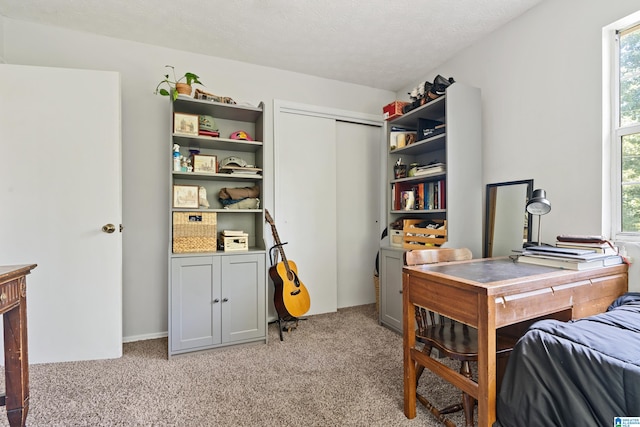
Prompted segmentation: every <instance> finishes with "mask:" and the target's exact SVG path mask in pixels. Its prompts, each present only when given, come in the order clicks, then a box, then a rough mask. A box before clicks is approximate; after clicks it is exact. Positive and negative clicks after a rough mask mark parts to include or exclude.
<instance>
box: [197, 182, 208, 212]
mask: <svg viewBox="0 0 640 427" xmlns="http://www.w3.org/2000/svg"><path fill="white" fill-rule="evenodd" d="M198 199H199V202H198V203H199V204H200V207H202V208H208V207H209V200H207V189H206V188H204V187H203V186H202V185H201V186H200V187H199V191H198Z"/></svg>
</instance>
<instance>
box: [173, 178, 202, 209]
mask: <svg viewBox="0 0 640 427" xmlns="http://www.w3.org/2000/svg"><path fill="white" fill-rule="evenodd" d="M199 191H200V187H199V186H198V185H180V184H174V185H173V207H174V208H181V209H197V208H198V207H199V206H200V199H199V194H198V192H199Z"/></svg>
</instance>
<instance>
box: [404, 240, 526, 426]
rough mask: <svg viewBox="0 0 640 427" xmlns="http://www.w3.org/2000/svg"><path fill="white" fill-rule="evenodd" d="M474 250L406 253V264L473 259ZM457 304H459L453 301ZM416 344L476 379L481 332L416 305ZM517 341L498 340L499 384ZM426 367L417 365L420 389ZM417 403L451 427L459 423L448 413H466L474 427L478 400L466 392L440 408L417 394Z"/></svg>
mask: <svg viewBox="0 0 640 427" xmlns="http://www.w3.org/2000/svg"><path fill="white" fill-rule="evenodd" d="M471 257H472V255H471V251H470V250H469V249H466V248H461V249H450V248H442V249H426V250H415V251H408V252H405V263H406V265H420V264H433V263H438V262H450V261H464V260H469V259H471ZM451 303H452V304H455V301H451ZM415 317H416V341H418V342H420V343H422V344H424V347H423V348H422V352H423V353H425V354H426V355H427V356H431V350H432V349H436V350H438V352H439V354H438V355H439V357H448V358H450V359H453V360H457V361H460V371H459V372H460V374H462V375H464V376H466V377H467V378H469V379H472V374H471V366H470V362H477V361H478V331H477V330H476V329H475V328H472V327H469V326H467V325H465V324H462V323H460V322H456V321H454V320H452V319H447V318H445V317H443V316H441V315H437V316H436V314H435V313H433V312H432V311H429V310H426V309H425V308H422V307H418V306H416V310H415ZM515 342H516V339H515V338H512V337H507V336H501V335H498V337H497V338H496V348H497V353H496V356H497V358H498V360H499V361H500V363H499V367H498V372H499V374H498V377H499V379H498V385H499V380H500V379H501V377H502V375H501V372H504V368H505V366H506V361H507V357H508V356H509V354H510V353H511V350H512V349H513V346H514V345H515ZM424 369H425V368H424V366H422V365H420V364H418V365H417V366H416V386H417V384H418V382H419V380H420V376H421V375H422V373H423V372H424ZM416 398H417V400H418V401H419V402H420V403H421V404H423V405H424V406H425V407H426V408H427V409H428V410H429V411H430V412H431V413H432V414H433V415H435V417H436V418H437V419H438V420H439V421H440V422H442V423H443V424H445V425H446V426H447V427H455V423H454V422H453V421H451V419H449V418H447V417H446V415H447V414H451V413H454V412H458V411H461V410H462V411H464V418H465V425H466V426H467V427H473V425H474V424H473V413H474V408H475V404H476V401H475V399H474V398H473V397H472V396H470V395H468V394H466V393H464V392H463V393H462V401H461V402H458V403H455V404H453V405H449V406H447V407H446V408H442V409H438V408H437V407H435V406H434V405H433V404H432V403H431V402H430V401H429V400H428V399H427V398H425V397H424V396H422V395H421V394H419V393H416Z"/></svg>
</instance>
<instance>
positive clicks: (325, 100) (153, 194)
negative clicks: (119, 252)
mask: <svg viewBox="0 0 640 427" xmlns="http://www.w3.org/2000/svg"><path fill="white" fill-rule="evenodd" d="M0 41H1V39H0ZM4 56H5V60H6V62H7V63H12V64H25V65H44V66H51V67H67V68H85V69H99V70H113V71H118V72H120V73H121V82H122V103H123V104H122V132H123V134H122V145H123V146H122V153H123V218H124V226H125V231H124V234H123V251H124V261H123V269H124V272H123V276H124V277H123V296H124V301H123V307H124V313H123V324H124V331H123V335H124V337H125V340H135V339H144V338H153V337H157V336H162V335H163V334H166V330H167V247H168V239H169V237H168V236H169V234H168V223H169V217H168V215H169V213H168V209H167V206H169V201H168V192H167V191H166V189H167V188H168V185H169V184H168V179H169V178H168V171H167V157H166V156H167V152H166V147H168V144H167V138H168V131H169V123H168V116H169V102H168V99H167V98H165V97H160V96H156V95H154V94H153V90H154V89H155V87H156V84H157V83H158V81H160V79H161V78H162V75H163V74H164V72H165V69H164V65H166V64H171V65H174V66H175V67H176V69H177V70H178V71H179V72H181V73H184V72H186V71H191V72H194V73H196V74H198V75H199V76H200V77H201V80H202V82H203V83H204V84H205V85H206V90H208V91H209V92H213V93H215V94H218V95H224V96H230V97H232V98H233V99H234V100H235V101H237V102H252V103H256V102H257V101H263V102H264V103H265V105H266V114H265V116H266V117H265V126H266V129H265V134H266V137H265V142H267V143H272V133H273V129H272V126H271V124H272V116H273V111H272V101H273V99H275V98H277V99H282V100H289V101H295V102H303V103H306V104H311V105H318V106H326V107H331V108H338V109H343V110H350V111H357V112H362V113H369V114H381V108H382V106H383V105H386V104H387V103H389V102H390V101H391V100H393V99H394V98H395V96H394V94H393V93H392V92H389V91H383V90H377V89H372V88H367V87H364V86H358V85H354V84H347V83H341V82H337V81H333V80H327V79H320V78H315V77H311V76H306V75H302V74H298V73H291V72H285V71H280V70H276V69H272V68H266V67H259V66H254V65H248V64H243V63H240V62H237V61H229V60H224V59H221V58H215V57H209V56H205V55H198V54H194V53H189V52H184V51H177V50H172V49H166V48H163V47H157V46H151V45H145V44H141V43H134V42H129V41H124V40H118V39H113V38H107V37H102V36H95V35H91V34H87V33H80V32H75V31H70V30H65V29H59V28H54V27H49V26H43V25H38V24H32V23H27V22H23V21H18V20H13V19H8V18H4ZM51 83H52V84H55V82H51ZM69 90H73V88H69ZM60 108H64V99H61V100H60ZM302 142H303V141H302V140H301V143H302ZM87 144H91V137H90V135H87ZM63 148H64V147H61V149H63ZM69 158H70V167H72V164H73V160H74V159H73V153H69ZM78 160H80V159H78ZM266 167H267V168H268V167H270V165H266ZM265 185H266V189H265V194H264V199H265V206H266V207H267V208H271V207H272V200H273V183H272V182H267V183H265ZM96 191H100V189H96Z"/></svg>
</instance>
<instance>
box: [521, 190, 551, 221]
mask: <svg viewBox="0 0 640 427" xmlns="http://www.w3.org/2000/svg"><path fill="white" fill-rule="evenodd" d="M526 209H527V212H529V213H530V214H533V215H545V214H548V213H549V212H550V211H551V203H550V202H549V201H548V200H547V193H546V192H545V191H544V190H543V189H541V188H539V189H537V190H533V195H532V196H531V199H529V201H528V202H527V208H526Z"/></svg>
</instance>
